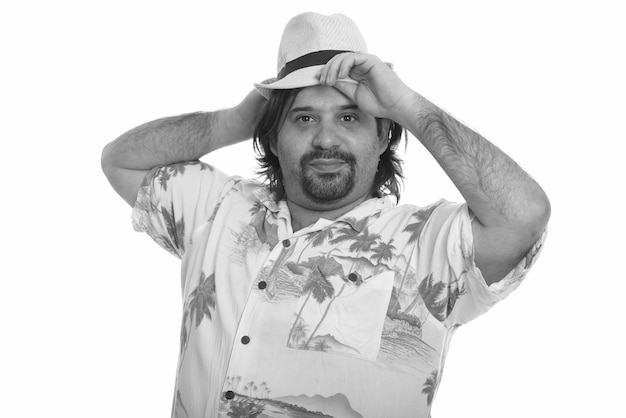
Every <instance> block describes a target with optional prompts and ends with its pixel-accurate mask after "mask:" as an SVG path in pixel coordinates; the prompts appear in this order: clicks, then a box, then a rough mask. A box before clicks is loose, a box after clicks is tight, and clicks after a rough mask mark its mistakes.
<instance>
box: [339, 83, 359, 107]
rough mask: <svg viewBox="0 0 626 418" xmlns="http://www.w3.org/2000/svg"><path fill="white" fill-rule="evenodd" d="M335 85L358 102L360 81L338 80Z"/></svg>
mask: <svg viewBox="0 0 626 418" xmlns="http://www.w3.org/2000/svg"><path fill="white" fill-rule="evenodd" d="M333 87H334V88H336V89H337V90H339V91H340V92H341V93H343V94H344V95H345V96H347V97H348V98H349V99H350V100H352V101H353V102H355V103H356V90H357V88H358V87H359V83H357V82H354V81H337V82H335V84H334V85H333Z"/></svg>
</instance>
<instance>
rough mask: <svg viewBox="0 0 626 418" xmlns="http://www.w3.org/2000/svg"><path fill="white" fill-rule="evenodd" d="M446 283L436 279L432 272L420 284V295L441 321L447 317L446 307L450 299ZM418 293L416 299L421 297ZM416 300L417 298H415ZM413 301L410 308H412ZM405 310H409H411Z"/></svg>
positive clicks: (431, 311)
mask: <svg viewBox="0 0 626 418" xmlns="http://www.w3.org/2000/svg"><path fill="white" fill-rule="evenodd" d="M446 287H447V286H446V284H445V283H444V282H442V281H436V280H435V279H434V278H433V274H432V273H430V274H429V275H428V276H426V278H425V279H424V280H422V282H421V283H420V285H419V295H421V297H422V300H423V301H424V304H425V305H426V308H427V309H428V311H429V312H430V313H431V314H432V315H433V316H434V317H435V318H437V319H438V320H439V321H444V320H445V319H446V312H447V310H446V308H447V305H448V301H447V298H446V295H445V290H446ZM419 295H416V299H417V298H418V297H419ZM414 302H415V300H414ZM412 306H413V303H412V304H411V306H410V307H409V308H412ZM409 308H407V310H405V312H407V311H408V310H409Z"/></svg>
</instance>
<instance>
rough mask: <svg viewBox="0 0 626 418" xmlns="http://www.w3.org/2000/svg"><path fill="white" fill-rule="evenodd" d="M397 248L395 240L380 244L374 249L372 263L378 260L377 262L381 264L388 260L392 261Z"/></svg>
mask: <svg viewBox="0 0 626 418" xmlns="http://www.w3.org/2000/svg"><path fill="white" fill-rule="evenodd" d="M395 249H396V247H395V246H394V245H393V238H392V239H390V240H389V242H382V241H381V242H379V243H378V245H377V246H376V247H375V248H374V249H373V254H372V257H371V258H372V261H373V260H376V262H378V263H381V262H384V261H387V260H391V258H392V257H393V251H394V250H395Z"/></svg>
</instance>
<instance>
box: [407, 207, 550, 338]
mask: <svg viewBox="0 0 626 418" xmlns="http://www.w3.org/2000/svg"><path fill="white" fill-rule="evenodd" d="M471 224H472V221H471V217H470V213H469V209H468V206H467V204H465V203H453V202H447V201H440V202H438V204H437V206H436V208H435V209H434V210H433V211H432V214H431V216H430V218H429V219H428V221H427V224H426V225H425V227H424V231H423V233H422V235H421V237H420V241H419V260H418V266H419V270H422V271H423V275H424V277H425V279H424V280H422V282H421V283H420V285H419V286H420V293H422V297H424V296H425V295H426V296H427V298H426V299H425V300H432V301H433V307H432V309H433V310H435V311H436V312H437V313H438V314H439V315H436V317H437V318H438V319H439V320H440V321H442V322H445V323H446V325H448V326H452V325H460V324H464V323H467V322H469V321H471V320H472V319H474V318H476V317H478V316H480V315H481V314H483V313H485V312H487V311H488V310H489V309H490V308H491V307H492V306H493V305H495V304H496V303H497V302H499V301H501V300H503V299H504V298H506V297H507V296H508V295H509V294H511V292H513V291H514V290H515V289H517V287H518V286H519V285H520V283H521V281H522V280H523V279H524V277H525V276H526V274H527V273H528V271H529V270H530V268H531V267H532V266H533V264H534V262H535V260H536V259H537V257H538V255H539V253H540V252H541V248H542V247H543V242H544V240H545V237H546V232H545V231H544V233H543V234H542V235H541V237H540V238H539V239H538V240H537V242H536V243H535V244H534V245H533V246H532V248H531V249H530V250H529V251H528V253H527V254H526V256H525V257H524V258H523V259H522V260H521V261H520V262H519V263H518V265H517V266H515V268H513V269H512V270H511V271H510V272H509V273H508V274H507V275H506V276H505V277H504V278H503V279H502V280H500V281H498V282H496V283H493V284H492V285H490V286H487V283H486V282H485V279H484V278H483V276H482V273H481V271H480V269H479V268H478V267H477V266H476V263H475V260H474V240H473V234H472V225H471ZM420 264H421V266H420ZM427 305H428V304H427ZM428 308H429V310H430V309H431V307H430V306H428ZM431 313H432V311H431Z"/></svg>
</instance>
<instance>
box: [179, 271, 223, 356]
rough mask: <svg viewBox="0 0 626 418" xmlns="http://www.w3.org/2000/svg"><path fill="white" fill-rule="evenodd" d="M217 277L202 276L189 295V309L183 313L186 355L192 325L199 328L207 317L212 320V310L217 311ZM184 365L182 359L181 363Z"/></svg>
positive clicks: (181, 341) (183, 343) (182, 346)
mask: <svg viewBox="0 0 626 418" xmlns="http://www.w3.org/2000/svg"><path fill="white" fill-rule="evenodd" d="M215 303H216V301H215V275H214V274H211V275H210V276H209V277H205V275H204V272H202V273H201V275H200V283H199V284H198V287H196V288H195V289H194V290H193V292H191V294H190V295H189V299H188V303H187V307H186V308H185V311H184V313H183V321H182V322H183V324H182V327H181V331H180V351H181V354H184V353H185V351H186V350H187V344H188V343H189V336H190V334H191V330H192V325H194V322H195V326H194V328H197V327H198V326H199V325H200V323H201V322H202V320H203V319H204V318H205V317H206V318H209V320H210V319H211V309H215ZM180 364H181V365H182V359H181V361H180Z"/></svg>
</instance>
